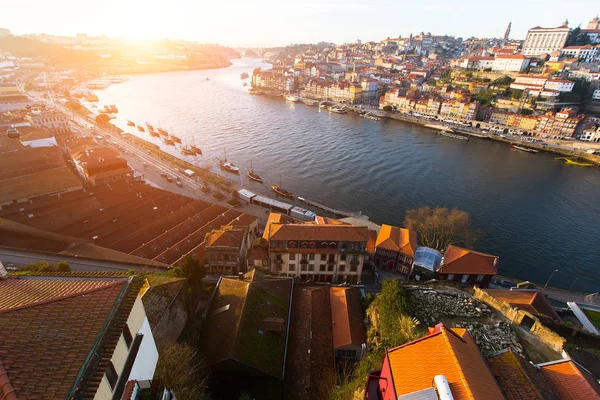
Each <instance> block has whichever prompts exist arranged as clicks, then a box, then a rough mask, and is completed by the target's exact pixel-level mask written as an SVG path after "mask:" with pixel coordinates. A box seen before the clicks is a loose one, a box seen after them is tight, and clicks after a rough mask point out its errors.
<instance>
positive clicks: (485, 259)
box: [437, 245, 499, 288]
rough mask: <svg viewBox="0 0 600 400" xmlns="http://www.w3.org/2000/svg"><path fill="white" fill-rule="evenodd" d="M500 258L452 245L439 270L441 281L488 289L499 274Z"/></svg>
mask: <svg viewBox="0 0 600 400" xmlns="http://www.w3.org/2000/svg"><path fill="white" fill-rule="evenodd" d="M498 258H499V257H498V256H492V255H490V254H485V253H480V252H478V251H475V250H468V249H463V248H461V247H458V246H453V245H450V246H448V249H447V250H446V252H445V253H444V258H442V262H441V263H440V266H439V268H438V271H437V272H438V274H439V276H440V278H441V279H443V280H446V281H451V282H457V283H458V282H459V283H463V284H469V285H477V286H479V287H482V288H486V287H487V286H488V284H489V283H490V280H491V279H492V277H493V276H494V275H496V274H497V273H498Z"/></svg>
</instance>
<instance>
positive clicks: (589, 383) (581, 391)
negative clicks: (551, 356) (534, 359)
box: [537, 359, 600, 400]
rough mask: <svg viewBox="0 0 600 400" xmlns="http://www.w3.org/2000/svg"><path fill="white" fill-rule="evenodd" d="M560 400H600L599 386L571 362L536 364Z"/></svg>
mask: <svg viewBox="0 0 600 400" xmlns="http://www.w3.org/2000/svg"><path fill="white" fill-rule="evenodd" d="M537 367H538V368H540V370H541V371H542V373H543V374H544V376H545V377H546V379H547V380H548V382H549V383H550V385H551V386H552V388H553V389H554V391H556V393H557V394H558V395H559V397H560V398H561V400H581V399H586V400H593V399H600V385H599V384H598V382H597V381H596V379H595V378H594V377H593V376H592V375H591V374H590V373H589V372H588V371H586V370H585V369H583V368H582V367H581V366H579V365H578V364H577V363H575V362H574V361H573V360H570V359H567V360H560V361H556V362H551V363H545V364H538V365H537Z"/></svg>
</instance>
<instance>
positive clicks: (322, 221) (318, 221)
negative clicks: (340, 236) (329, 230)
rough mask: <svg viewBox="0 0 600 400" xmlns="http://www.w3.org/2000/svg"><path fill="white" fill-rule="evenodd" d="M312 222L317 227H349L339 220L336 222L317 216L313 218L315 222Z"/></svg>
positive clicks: (332, 219) (335, 220)
mask: <svg viewBox="0 0 600 400" xmlns="http://www.w3.org/2000/svg"><path fill="white" fill-rule="evenodd" d="M314 222H315V223H316V224H317V225H349V224H347V223H345V222H342V221H340V220H337V219H334V218H329V217H321V216H320V215H317V216H316V217H315V221H314ZM307 223H308V222H307Z"/></svg>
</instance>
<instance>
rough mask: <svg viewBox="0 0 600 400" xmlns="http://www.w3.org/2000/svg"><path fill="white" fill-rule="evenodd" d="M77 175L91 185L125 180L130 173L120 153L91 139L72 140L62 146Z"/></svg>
mask: <svg viewBox="0 0 600 400" xmlns="http://www.w3.org/2000/svg"><path fill="white" fill-rule="evenodd" d="M64 149H65V150H66V151H65V152H66V153H67V155H68V156H69V157H70V158H71V160H72V161H73V165H74V166H75V169H76V170H77V172H78V173H79V175H80V176H81V177H82V178H83V179H84V180H85V181H87V182H89V183H90V184H92V185H98V184H101V183H109V182H114V181H117V180H122V179H126V178H128V177H130V176H131V174H132V171H131V168H129V165H128V164H127V160H125V159H124V158H123V157H122V156H121V153H119V152H118V151H117V150H115V149H113V148H112V147H105V146H101V145H99V144H97V143H95V142H94V141H93V139H91V138H79V139H74V140H72V141H70V142H68V143H66V144H65V145H64Z"/></svg>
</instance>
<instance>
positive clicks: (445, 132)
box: [438, 131, 469, 141]
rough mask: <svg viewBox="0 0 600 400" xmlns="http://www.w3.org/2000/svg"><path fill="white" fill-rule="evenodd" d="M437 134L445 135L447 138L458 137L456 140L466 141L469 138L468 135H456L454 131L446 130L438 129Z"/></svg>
mask: <svg viewBox="0 0 600 400" xmlns="http://www.w3.org/2000/svg"><path fill="white" fill-rule="evenodd" d="M438 135H442V136H447V137H449V138H452V139H458V140H467V141H468V140H469V137H468V136H463V135H457V134H456V133H450V132H448V131H440V132H438Z"/></svg>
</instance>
